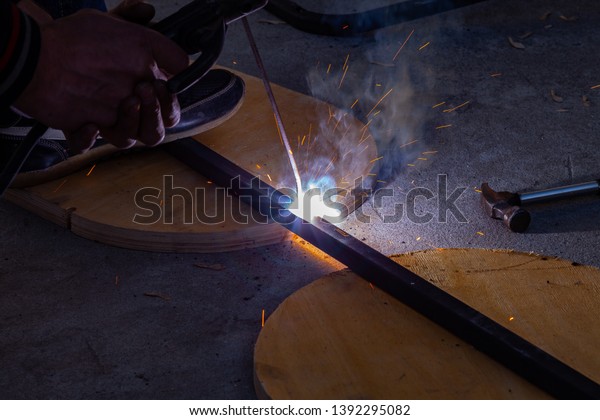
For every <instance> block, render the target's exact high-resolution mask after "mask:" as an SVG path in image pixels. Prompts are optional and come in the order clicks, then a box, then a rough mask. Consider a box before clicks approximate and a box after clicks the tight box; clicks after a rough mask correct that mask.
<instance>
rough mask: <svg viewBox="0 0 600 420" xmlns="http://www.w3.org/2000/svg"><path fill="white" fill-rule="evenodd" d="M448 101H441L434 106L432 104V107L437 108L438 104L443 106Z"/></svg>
mask: <svg viewBox="0 0 600 420" xmlns="http://www.w3.org/2000/svg"><path fill="white" fill-rule="evenodd" d="M445 103H446V101H444V102H440V103H439V104H435V105H434V106H432V107H431V108H437V107H438V106H442V105H444V104H445Z"/></svg>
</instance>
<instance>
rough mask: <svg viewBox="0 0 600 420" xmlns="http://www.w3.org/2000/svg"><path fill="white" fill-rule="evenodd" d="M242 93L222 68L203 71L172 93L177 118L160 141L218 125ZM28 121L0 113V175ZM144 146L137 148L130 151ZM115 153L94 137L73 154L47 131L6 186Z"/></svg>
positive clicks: (53, 132) (239, 81) (37, 179)
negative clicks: (192, 82) (177, 108)
mask: <svg viewBox="0 0 600 420" xmlns="http://www.w3.org/2000/svg"><path fill="white" fill-rule="evenodd" d="M244 93H245V84H244V81H243V80H242V79H241V78H240V77H238V76H236V75H234V74H233V73H231V72H229V71H227V70H223V69H214V70H211V71H209V72H208V73H207V74H206V75H205V76H204V77H203V78H202V80H200V81H199V82H198V83H196V84H195V85H193V86H192V87H190V88H189V89H187V90H186V91H184V92H182V93H180V94H179V95H178V100H179V105H180V107H181V118H180V121H179V123H178V124H177V125H176V126H175V127H172V128H168V129H167V130H166V132H165V140H164V141H163V143H164V142H171V141H174V140H177V139H180V138H183V137H190V136H194V135H197V134H200V133H202V132H204V131H207V130H210V129H212V128H215V127H217V126H219V125H221V124H222V123H223V122H225V121H226V120H228V119H229V118H231V117H232V116H233V115H234V114H235V113H236V112H237V111H238V110H239V108H240V107H241V105H242V100H243V98H244ZM34 123H35V121H33V120H31V119H27V118H22V117H19V116H17V115H16V114H14V113H5V114H3V115H0V173H1V172H2V170H3V168H4V166H5V165H6V163H7V162H8V160H9V159H10V157H11V156H12V154H13V152H14V150H15V149H16V148H17V146H18V145H19V144H20V142H21V141H22V140H23V139H24V138H25V136H26V135H27V133H28V132H29V130H30V129H31V127H32V126H33V125H34ZM144 147H145V146H143V145H140V146H139V147H137V146H136V147H135V149H141V148H144ZM120 151H121V150H120V149H117V148H116V147H114V146H112V145H110V144H107V143H106V142H104V141H103V140H102V139H101V138H99V139H98V140H97V141H96V143H95V145H94V147H93V148H92V149H90V150H88V151H87V152H85V153H81V154H77V155H73V154H71V153H70V152H69V148H68V145H67V142H66V140H65V137H64V134H63V132H62V131H60V130H54V129H48V131H47V132H46V133H45V134H44V136H43V137H42V138H41V139H40V140H39V141H38V143H37V145H36V146H35V148H34V149H33V150H32V152H31V154H30V155H29V157H28V158H27V160H26V161H25V162H24V164H23V167H22V168H21V172H20V173H19V175H17V177H16V178H15V181H14V182H13V184H12V185H11V186H13V187H25V186H30V185H35V184H39V183H42V182H47V181H51V180H53V179H56V178H60V177H63V176H66V175H68V174H70V173H72V172H75V171H77V170H80V169H81V168H83V167H84V166H86V165H88V164H90V163H91V162H95V161H98V160H100V159H103V158H106V157H108V156H111V155H113V154H115V153H117V152H120Z"/></svg>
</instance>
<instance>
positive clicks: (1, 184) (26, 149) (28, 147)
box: [0, 123, 48, 198]
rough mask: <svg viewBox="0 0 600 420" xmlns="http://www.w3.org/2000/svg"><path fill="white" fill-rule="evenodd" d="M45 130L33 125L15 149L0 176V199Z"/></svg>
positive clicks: (44, 127)
mask: <svg viewBox="0 0 600 420" xmlns="http://www.w3.org/2000/svg"><path fill="white" fill-rule="evenodd" d="M47 130H48V127H46V126H45V125H44V124H42V123H35V125H34V126H33V127H31V130H29V132H28V133H27V135H26V136H25V138H24V139H23V142H22V143H21V144H19V147H17V150H15V152H14V153H13V155H12V156H11V158H10V160H9V161H8V163H7V164H6V167H5V168H4V170H3V171H2V174H1V175H0V198H1V197H2V196H4V193H5V192H6V190H7V189H8V187H9V186H10V184H11V183H12V182H13V180H14V179H15V177H16V176H17V174H18V173H19V171H20V170H21V168H22V167H23V164H24V163H25V161H26V160H27V158H28V157H29V154H30V153H31V151H32V150H33V148H34V147H35V145H36V144H37V142H38V141H39V139H40V138H41V137H42V136H43V135H44V133H46V131H47Z"/></svg>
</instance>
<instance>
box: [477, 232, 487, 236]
mask: <svg viewBox="0 0 600 420" xmlns="http://www.w3.org/2000/svg"><path fill="white" fill-rule="evenodd" d="M477 234H478V235H479V236H485V233H483V232H477Z"/></svg>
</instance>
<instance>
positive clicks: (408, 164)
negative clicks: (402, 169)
mask: <svg viewBox="0 0 600 420" xmlns="http://www.w3.org/2000/svg"><path fill="white" fill-rule="evenodd" d="M406 166H410V167H413V166H415V164H414V163H407V164H406Z"/></svg>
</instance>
